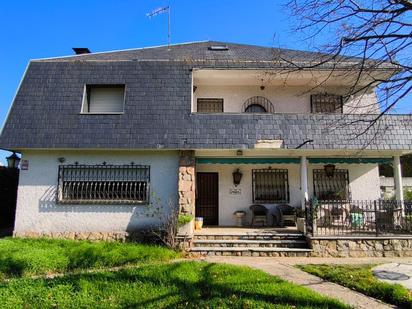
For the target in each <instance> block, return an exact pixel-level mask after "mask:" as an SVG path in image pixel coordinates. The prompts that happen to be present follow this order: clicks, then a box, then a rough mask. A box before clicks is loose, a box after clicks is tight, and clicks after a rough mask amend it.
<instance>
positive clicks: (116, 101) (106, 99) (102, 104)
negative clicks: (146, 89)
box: [88, 86, 124, 113]
mask: <svg viewBox="0 0 412 309" xmlns="http://www.w3.org/2000/svg"><path fill="white" fill-rule="evenodd" d="M123 101H124V86H90V87H89V88H88V112H89V113H122V112H123Z"/></svg>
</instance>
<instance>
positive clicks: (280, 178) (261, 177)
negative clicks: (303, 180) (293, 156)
mask: <svg viewBox="0 0 412 309" xmlns="http://www.w3.org/2000/svg"><path fill="white" fill-rule="evenodd" d="M252 183H253V202H254V203H286V202H289V180H288V170H287V169H259V170H252Z"/></svg>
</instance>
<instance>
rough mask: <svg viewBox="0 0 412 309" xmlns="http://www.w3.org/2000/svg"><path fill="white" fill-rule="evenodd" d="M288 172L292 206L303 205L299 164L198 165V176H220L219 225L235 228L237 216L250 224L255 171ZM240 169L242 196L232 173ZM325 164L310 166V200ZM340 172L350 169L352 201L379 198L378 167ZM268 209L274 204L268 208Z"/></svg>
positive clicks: (363, 166) (353, 166) (354, 166)
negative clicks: (240, 213)
mask: <svg viewBox="0 0 412 309" xmlns="http://www.w3.org/2000/svg"><path fill="white" fill-rule="evenodd" d="M269 166H271V168H274V169H275V168H281V169H287V170H288V179H289V194H290V202H289V204H290V205H291V206H294V207H300V205H301V191H300V166H299V164H271V165H268V164H198V165H197V166H196V171H197V172H216V173H218V175H219V225H222V226H233V225H235V223H236V221H235V216H234V212H235V211H239V210H243V211H246V213H247V217H246V220H245V221H246V222H250V220H251V218H250V211H249V206H250V205H252V204H253V201H252V170H253V169H263V168H268V167H269ZM237 168H239V169H240V171H241V172H242V174H243V177H242V181H241V183H240V184H239V185H238V186H237V187H236V188H237V189H240V192H241V193H240V194H231V193H230V190H231V189H233V188H235V186H234V185H233V176H232V173H233V171H235V170H236V169H237ZM322 168H323V164H308V189H309V197H312V196H313V170H314V169H322ZM336 168H337V169H347V170H348V173H349V189H350V192H351V198H352V199H353V200H376V199H379V197H380V187H379V185H380V184H379V170H378V166H377V164H336ZM266 206H267V207H268V208H269V209H272V208H274V207H275V204H268V205H266Z"/></svg>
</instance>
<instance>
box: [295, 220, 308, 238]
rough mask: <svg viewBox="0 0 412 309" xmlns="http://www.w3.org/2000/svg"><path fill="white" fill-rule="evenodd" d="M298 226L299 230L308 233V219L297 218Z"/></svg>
mask: <svg viewBox="0 0 412 309" xmlns="http://www.w3.org/2000/svg"><path fill="white" fill-rule="evenodd" d="M296 228H297V229H298V231H299V232H302V233H304V234H305V233H306V219H305V218H296Z"/></svg>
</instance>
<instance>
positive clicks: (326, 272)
mask: <svg viewBox="0 0 412 309" xmlns="http://www.w3.org/2000/svg"><path fill="white" fill-rule="evenodd" d="M374 266H375V265H299V266H298V267H299V268H300V269H302V270H304V271H306V272H308V273H311V274H313V275H315V276H318V277H321V278H323V279H325V280H328V281H331V282H335V283H338V284H341V285H343V286H346V287H348V288H350V289H352V290H356V291H358V292H361V293H363V294H365V295H369V296H371V297H374V298H377V299H380V300H382V301H385V302H387V303H390V304H393V305H397V306H399V307H401V308H412V294H411V292H409V291H408V290H407V289H406V288H404V287H403V286H401V285H398V284H390V283H385V282H382V281H379V280H377V279H376V278H375V277H374V276H373V273H372V268H373V267H374Z"/></svg>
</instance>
